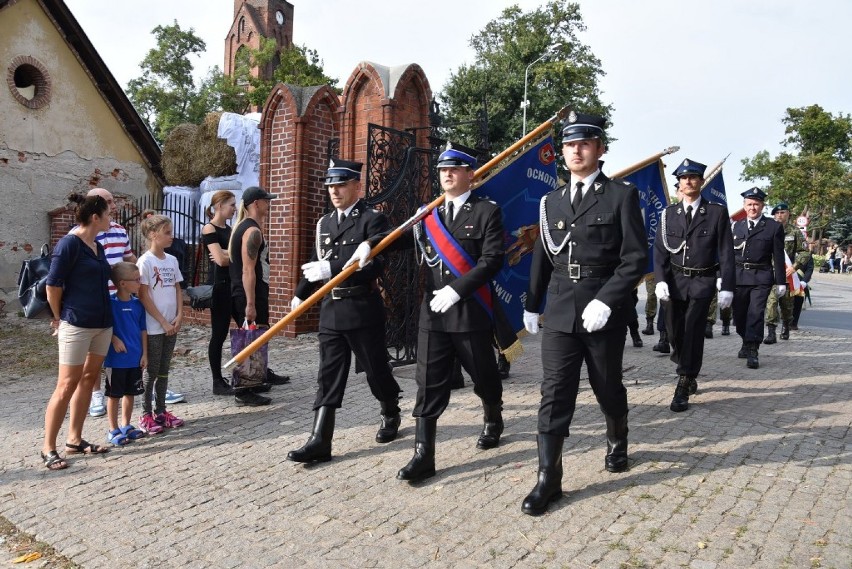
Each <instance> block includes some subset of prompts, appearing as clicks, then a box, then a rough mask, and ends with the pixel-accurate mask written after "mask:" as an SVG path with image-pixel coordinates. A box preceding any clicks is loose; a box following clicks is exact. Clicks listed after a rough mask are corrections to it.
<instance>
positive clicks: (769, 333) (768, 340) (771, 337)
mask: <svg viewBox="0 0 852 569" xmlns="http://www.w3.org/2000/svg"><path fill="white" fill-rule="evenodd" d="M777 341H778V339H777V338H776V337H775V324H769V325H767V326H766V337H765V338H764V339H763V343H764V344H774V343H775V342H777Z"/></svg>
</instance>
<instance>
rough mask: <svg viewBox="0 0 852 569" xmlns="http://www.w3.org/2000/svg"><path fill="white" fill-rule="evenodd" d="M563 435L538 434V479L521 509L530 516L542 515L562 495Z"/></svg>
mask: <svg viewBox="0 0 852 569" xmlns="http://www.w3.org/2000/svg"><path fill="white" fill-rule="evenodd" d="M564 441H565V437H563V436H561V435H546V434H544V433H539V434H538V481H537V482H536V483H535V487H534V488H533V489H532V492H530V493H529V494H528V495H527V497H526V498H524V502H523V504H522V505H521V511H522V512H523V513H525V514H527V515H530V516H540V515H541V514H543V513H544V512H546V511H547V507H548V506H549V505H550V503H551V502H555V501H556V500H558V499H559V498H561V497H562V443H563V442H564Z"/></svg>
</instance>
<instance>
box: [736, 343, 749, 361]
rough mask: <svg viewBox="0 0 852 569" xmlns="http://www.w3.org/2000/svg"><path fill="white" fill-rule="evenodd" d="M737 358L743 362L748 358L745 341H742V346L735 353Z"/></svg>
mask: <svg viewBox="0 0 852 569" xmlns="http://www.w3.org/2000/svg"><path fill="white" fill-rule="evenodd" d="M737 357H738V358H740V359H741V360H744V359H746V358H747V357H748V342H746V341H745V340H743V345H742V347H741V348H740V351H739V352H737Z"/></svg>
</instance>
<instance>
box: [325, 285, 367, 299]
mask: <svg viewBox="0 0 852 569" xmlns="http://www.w3.org/2000/svg"><path fill="white" fill-rule="evenodd" d="M371 290H373V289H372V287H369V286H367V285H358V286H347V287H342V286H339V287H335V288H333V289H331V298H332V299H334V300H342V299H344V298H352V297H354V296H364V295H367V294H370V291H371Z"/></svg>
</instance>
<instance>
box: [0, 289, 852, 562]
mask: <svg viewBox="0 0 852 569" xmlns="http://www.w3.org/2000/svg"><path fill="white" fill-rule="evenodd" d="M814 281H815V283H814V284H815V286H814V290H815V294H814V306H813V309H812V310H809V311H807V312H806V313H805V314H806V316H803V317H802V322H801V325H802V330H801V331H799V332H798V333H794V336H793V338H792V339H791V340H790V341H789V342H783V341H780V342H779V343H778V344H776V345H774V346H764V347H763V349H762V350H761V368H760V369H759V370H749V369H747V368H746V367H745V365H744V361H743V360H738V359H737V358H736V351H737V349H738V348H739V339H738V338H737V337H736V336H727V337H723V336H719V335H718V331H719V327H718V325H717V336H716V338H714V339H713V340H709V341H708V342H707V350H706V355H705V364H704V370H703V373H702V375H701V376H700V377H699V393H698V395H697V396H695V397H693V398H692V399H691V401H690V410H689V411H687V412H685V413H682V414H674V413H671V412H670V411H669V410H668V403H669V401H670V400H671V395H672V392H673V389H674V382H675V376H674V366H673V364H672V363H671V362H669V360H668V359H667V358H666V357H664V356H660V355H657V354H655V353H654V352H652V351H651V350H650V345H651V342H650V341H649V342H647V343H646V347H644V348H642V349H635V348H632V347H628V348H626V357H625V363H626V367H627V371H626V372H625V383H626V384H627V386H628V391H629V401H630V408H631V410H630V441H631V447H630V456H631V469H630V471H629V472H626V473H622V474H609V473H607V472H605V471H604V469H603V457H604V452H605V439H604V423H603V418H602V416H601V414H600V411H599V409H598V407H597V404H596V403H595V401H594V397H593V396H592V394H591V390H590V389H589V388H588V384H585V385H584V387H583V388H582V389H581V392H580V397H579V401H578V409H577V415H576V418H575V423H574V426H573V429H572V434H571V437H570V438H569V439H568V441H566V447H565V454H564V459H563V464H564V469H565V478H564V488H565V490H566V492H567V497H566V498H565V499H563V500H562V501H561V502H559V504H558V505H557V506H556V507H555V508H554V509H553V510H552V511H551V512H550V513H548V514H547V515H545V516H542V517H540V518H531V517H528V516H525V515H522V514H521V513H520V503H521V500H522V499H523V497H524V496H525V495H526V493H527V492H528V491H529V490H530V489H531V487H532V485H533V483H534V479H535V470H536V466H537V462H536V457H535V416H536V410H537V405H538V399H539V395H538V380H539V373H540V371H539V370H540V363H539V350H538V337H528V338H525V341H524V344H525V347H526V354H525V355H524V357H523V359H522V360H521V361H519V362H516V364H515V365H514V366H513V368H512V376H511V378H510V379H509V380H508V381H507V382H506V383H505V416H506V420H507V421H506V422H507V424H506V434H505V435H504V440H503V443H502V444H501V446H500V447H499V448H498V449H495V450H493V451H480V450H477V449H476V448H475V442H476V436H477V434H478V431H479V428H480V421H481V410H480V405H479V402H478V400H477V398H476V397H475V395H474V394H473V393H472V390H471V389H470V388H469V387H468V388H467V389H465V390H462V391H456V392H454V394H453V398H452V401H451V403H450V407H449V409H448V410H447V412H446V414H445V415H444V417H443V418H442V420H441V421H440V422H439V426H438V445H437V465H438V468H439V473H438V475H437V476H436V477H435V478H433V479H431V480H430V481H427V482H425V483H423V484H421V485H420V486H416V487H415V486H410V485H408V484H407V483H402V482H399V481H397V480H395V478H394V476H395V474H396V471H397V470H398V469H399V468H400V467H401V466H402V465H404V464H405V463H406V462H407V461H408V459H409V458H410V456H411V452H412V446H413V420H412V419H411V418H410V417H406V419H405V420H404V423H403V429H402V431H401V437H400V438H399V439H398V440H397V441H395V442H393V443H391V444H389V445H385V446H379V445H377V444H376V443H375V442H374V441H373V436H374V433H375V429H376V425H377V415H378V405H377V403H376V402H375V401H373V400H372V397H371V395H370V393H369V389H368V388H367V386H366V383H365V381H364V380H363V376H354V375H353V376H352V377H351V380H350V385H349V390H348V393H347V397H346V401H345V405H346V406H345V407H344V409H343V410H342V411H341V412H339V413H338V422H337V431H336V433H335V439H334V455H335V458H334V460H333V461H332V462H330V463H326V464H323V465H319V466H313V467H305V466H302V465H296V464H294V463H289V462H286V461H285V460H284V457H285V455H286V453H287V451H288V450H290V449H292V448H295V447H297V446H300V445H301V444H302V442H304V440H305V438H306V436H307V433H308V430H309V429H310V422H311V417H312V412H311V410H310V406H311V403H312V401H313V394H314V385H315V373H316V372H315V370H316V358H317V347H316V341H315V338H314V337H312V336H304V337H301V338H299V339H296V340H287V339H276V340H275V341H274V342H273V345H272V350H271V353H272V358H271V359H272V362H273V363H274V364H275V367H276V368H277V369H278V370H279V371H287V372H288V373H289V374H290V375H291V376H293V382H292V384H291V385H287V386H283V387H277V388H275V389H274V392H273V396H274V399H275V404H274V405H272V406H271V407H269V408H266V409H256V410H255V409H250V410H245V409H238V408H235V407H233V406H232V405H231V404H230V401H229V400H228V398H214V397H213V396H212V395H210V394H209V387H208V383H209V381H208V380H207V371H206V370H205V366H204V336H205V334H206V332H205V331H204V330H201V329H192V330H187V331H186V332H185V333H183V336H182V338H181V340H180V342H179V344H180V345H181V346H184V347H186V348H189V349H191V351H190V353H189V354H188V355H186V356H182V357H180V358H177V359H176V361H175V369H174V371H173V373H172V381H173V383H174V386H175V387H176V388H177V389H179V390H181V391H184V392H185V393H186V394H187V395H188V399H189V402H188V403H186V404H181V405H178V406H175V407H174V410H175V411H176V412H177V413H178V414H179V415H181V416H182V417H184V418H185V419H186V420H187V424H186V426H184V427H183V428H180V429H176V430H173V431H170V432H168V434H166V435H163V436H158V437H154V438H151V439H147V440H143V441H139V442H137V443H134V444H132V445H130V446H128V447H125V448H122V449H119V450H116V451H114V452H111V453H109V454H108V455H106V456H105V457H89V458H72V459H71V467H70V468H69V469H68V470H65V471H63V472H59V473H51V472H48V471H46V470H45V469H44V468H43V467H42V466H41V464H40V461H39V459H38V450H39V448H40V437H41V434H42V421H43V409H44V404H45V402H46V399H47V397H48V395H49V393H50V391H51V390H52V388H53V385H54V381H55V379H54V377H53V375H52V374H42V375H28V372H27V370H4V373H3V377H2V378H0V393H2V399H0V411H1V412H0V425H2V432H3V434H4V436H3V438H2V440H0V457H2V458H0V496H2V500H0V515H3V516H5V517H6V518H8V519H9V520H11V521H12V522H13V523H15V524H16V525H17V526H18V527H19V528H20V529H21V530H23V531H26V532H29V533H32V534H34V535H36V536H37V537H38V538H39V539H41V540H43V541H45V542H47V543H49V544H51V545H53V546H54V547H56V548H57V549H58V550H59V551H60V552H61V553H62V554H64V555H66V556H68V557H69V558H71V559H72V560H73V561H74V562H76V563H78V564H80V565H82V566H83V567H86V568H97V567H111V568H112V567H115V568H120V567H127V568H147V567H198V568H202V567H204V568H207V567H264V566H277V567H303V566H304V567H358V568H361V567H390V566H394V567H425V566H438V567H569V568H575V567H601V568H629V567H690V568H694V569H710V568H717V567H718V568H722V567H735V568H742V567H761V568H773V569H775V568H779V567H789V568H799V567H834V568H838V569H839V568H846V569H849V568H850V567H852V532H850V531H849V521H850V520H852V495H850V486H852V466H850V462H852V460H851V459H852V452H850V451H852V447H850V424H852V405H850V399H852V366H850V354H852V334H850V333H847V332H845V331H843V330H838V329H828V328H815V327H811V326H810V325H809V324H811V316H813V317H814V318H816V317H817V316H818V315H819V314H821V313H822V312H821V311H823V310H824V311H826V312H831V313H835V314H838V318H846V319H847V320H848V319H849V317H850V316H852V311H850V309H849V305H850V302H849V301H848V299H850V298H852V279H848V278H846V277H844V276H841V275H819V276H818V277H816V278H815V279H814ZM640 290H641V289H640ZM823 291H825V292H823ZM806 318H807V319H806ZM2 325H4V326H5V325H8V323H3V324H2ZM28 325H31V324H30V323H28ZM645 338H646V339H649V338H650V337H645ZM829 354H830V355H829ZM285 362H286V363H285ZM285 367H286V368H287V369H286V370H285ZM397 376H398V378H399V380H400V383H401V385H402V386H403V389H404V399H403V401H402V406H403V411H404V413H406V414H408V413H410V411H411V408H412V405H413V395H414V392H415V388H414V381H413V376H414V370H413V368H412V367H411V366H408V367H405V368H402V369H399V370H397ZM105 425H106V423H105V421H104V420H103V419H92V420H89V421H87V423H86V436H87V437H88V438H90V440H96V441H101V440H102V439H103V435H104V431H105ZM63 436H64V431H63V432H62V433H60V440H62V438H61V437H63Z"/></svg>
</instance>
